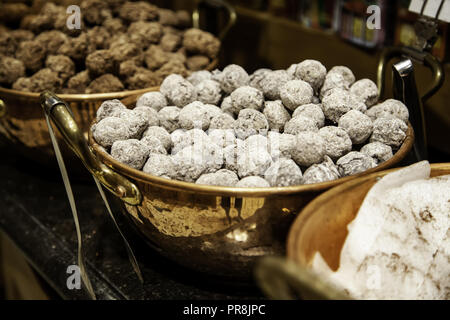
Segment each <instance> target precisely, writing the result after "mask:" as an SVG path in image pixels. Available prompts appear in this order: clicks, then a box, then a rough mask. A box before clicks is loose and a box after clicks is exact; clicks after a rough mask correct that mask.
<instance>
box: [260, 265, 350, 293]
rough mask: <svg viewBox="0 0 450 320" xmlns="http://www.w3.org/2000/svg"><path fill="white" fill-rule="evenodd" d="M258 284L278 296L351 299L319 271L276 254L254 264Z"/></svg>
mask: <svg viewBox="0 0 450 320" xmlns="http://www.w3.org/2000/svg"><path fill="white" fill-rule="evenodd" d="M255 277H256V281H257V283H258V285H259V287H260V288H261V289H262V291H263V292H264V293H265V295H266V296H267V297H269V298H270V299H276V300H294V299H299V298H300V299H309V300H348V299H350V297H349V296H348V295H346V294H345V293H344V292H343V291H342V290H339V289H338V288H337V287H334V286H332V285H330V284H328V283H327V282H325V281H323V280H322V279H321V278H320V277H319V276H318V275H317V274H316V273H314V272H312V271H310V270H308V269H306V268H304V267H301V266H299V265H297V264H296V263H294V262H292V261H290V260H287V259H283V258H277V257H266V258H262V259H261V260H260V261H259V262H258V264H257V265H256V268H255Z"/></svg>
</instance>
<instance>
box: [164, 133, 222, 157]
mask: <svg viewBox="0 0 450 320" xmlns="http://www.w3.org/2000/svg"><path fill="white" fill-rule="evenodd" d="M171 136H172V142H173V148H172V154H176V153H178V152H179V151H180V150H182V149H184V148H186V147H189V146H193V145H195V146H196V148H197V149H199V150H200V149H203V148H204V147H205V146H207V145H208V144H212V143H213V142H212V141H211V139H210V138H209V136H208V135H207V134H206V132H204V131H203V130H201V129H191V130H188V131H184V132H180V134H175V133H174V134H172V135H171Z"/></svg>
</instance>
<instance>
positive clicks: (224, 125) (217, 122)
mask: <svg viewBox="0 0 450 320" xmlns="http://www.w3.org/2000/svg"><path fill="white" fill-rule="evenodd" d="M233 125H234V118H233V117H232V116H230V115H229V114H227V113H220V114H218V115H216V116H215V117H213V118H212V119H211V122H210V123H209V130H211V129H233Z"/></svg>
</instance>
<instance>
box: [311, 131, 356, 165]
mask: <svg viewBox="0 0 450 320" xmlns="http://www.w3.org/2000/svg"><path fill="white" fill-rule="evenodd" d="M319 135H320V136H321V137H322V138H323V140H325V154H326V155H327V156H329V157H330V158H331V159H339V158H340V157H342V156H343V155H345V154H347V153H349V152H350V151H351V150H352V140H351V139H350V137H349V135H348V133H347V132H345V130H344V129H341V128H338V127H333V126H328V127H323V128H322V129H320V130H319Z"/></svg>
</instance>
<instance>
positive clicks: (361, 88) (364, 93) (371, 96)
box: [350, 79, 379, 108]
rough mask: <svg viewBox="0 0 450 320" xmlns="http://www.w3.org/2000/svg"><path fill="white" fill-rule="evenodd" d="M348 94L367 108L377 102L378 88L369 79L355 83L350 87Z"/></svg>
mask: <svg viewBox="0 0 450 320" xmlns="http://www.w3.org/2000/svg"><path fill="white" fill-rule="evenodd" d="M350 92H351V93H353V94H354V95H355V96H357V97H359V98H360V99H361V100H362V101H364V103H365V104H366V105H367V107H369V108H370V107H371V106H373V105H374V104H376V103H377V102H378V97H379V96H378V87H377V85H376V84H375V83H374V82H373V81H372V80H370V79H361V80H358V81H356V82H355V83H354V84H353V85H352V86H351V87H350Z"/></svg>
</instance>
